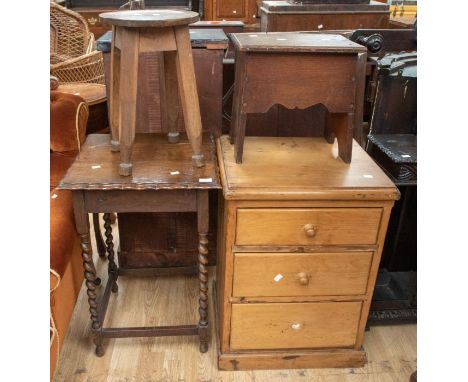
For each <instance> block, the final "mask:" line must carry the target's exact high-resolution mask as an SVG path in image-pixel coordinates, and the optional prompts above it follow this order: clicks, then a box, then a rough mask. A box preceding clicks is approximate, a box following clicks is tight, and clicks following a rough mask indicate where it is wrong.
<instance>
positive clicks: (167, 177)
mask: <svg viewBox="0 0 468 382" xmlns="http://www.w3.org/2000/svg"><path fill="white" fill-rule="evenodd" d="M110 147H111V143H110V136H109V135H108V134H94V135H90V136H88V139H87V140H86V143H85V144H84V145H83V147H82V149H81V152H80V154H79V156H78V158H77V159H76V161H75V162H74V163H73V165H72V166H71V168H70V169H69V170H68V172H67V174H66V175H65V177H64V179H63V180H62V182H61V183H60V186H59V188H61V189H68V190H72V193H73V205H74V211H75V222H76V228H77V231H78V234H79V235H80V239H81V248H82V251H83V252H82V254H83V260H84V268H85V278H86V287H87V294H88V301H89V306H90V313H91V329H92V334H93V339H94V344H95V345H96V354H97V355H98V356H102V355H103V354H104V347H103V339H104V338H123V337H147V336H171V335H198V336H199V340H200V351H201V352H206V351H207V349H208V270H207V267H206V266H207V263H208V260H207V254H208V239H207V233H208V219H209V211H208V191H209V190H210V189H217V188H220V185H219V178H218V172H217V164H216V155H215V153H214V146H213V142H211V141H210V142H205V145H204V146H202V149H203V154H204V156H205V158H206V165H205V166H204V167H202V168H195V167H193V166H191V165H190V160H189V159H190V156H191V148H190V145H189V143H188V142H187V140H183V141H181V142H180V143H178V144H175V145H173V144H170V143H168V142H167V139H166V138H165V137H164V136H161V135H155V134H139V135H137V137H136V139H135V145H134V156H133V159H134V163H135V164H136V165H135V169H134V172H133V176H132V177H121V176H119V173H118V166H117V165H118V163H119V158H118V155H116V154H112V153H111V152H110ZM155 147H158V150H154V148H155ZM175 170H177V171H178V173H177V174H175V173H174V171H175ZM187 211H191V212H196V213H197V217H198V218H197V227H198V266H199V267H198V271H199V279H200V299H199V312H200V320H199V322H198V324H197V325H183V326H165V327H128V328H103V322H104V319H105V315H106V310H107V304H108V302H109V298H110V293H111V291H112V292H114V293H116V292H117V291H118V287H117V279H118V277H120V276H151V275H162V274H175V273H176V272H175V271H174V270H171V271H169V272H167V271H164V270H163V271H161V270H160V269H151V268H145V269H140V270H126V269H121V268H120V267H118V266H117V264H116V262H115V259H114V243H113V236H112V228H111V224H110V214H109V213H110V212H117V213H127V212H142V213H147V212H162V213H166V212H187ZM88 213H104V214H105V215H104V220H105V228H106V230H105V236H106V238H107V240H106V245H107V257H108V274H109V276H108V281H107V284H106V287H105V289H104V291H103V293H102V295H101V297H100V298H99V296H98V290H97V289H98V284H99V283H100V279H98V277H97V275H96V269H95V266H94V263H93V255H92V247H91V239H90V233H89V218H88ZM173 303H174V304H177V301H173Z"/></svg>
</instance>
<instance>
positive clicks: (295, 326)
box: [291, 322, 302, 330]
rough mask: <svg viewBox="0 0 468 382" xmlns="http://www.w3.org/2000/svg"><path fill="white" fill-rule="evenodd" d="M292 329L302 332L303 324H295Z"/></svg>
mask: <svg viewBox="0 0 468 382" xmlns="http://www.w3.org/2000/svg"><path fill="white" fill-rule="evenodd" d="M291 329H293V330H301V329H302V324H301V323H299V322H294V323H292V324H291Z"/></svg>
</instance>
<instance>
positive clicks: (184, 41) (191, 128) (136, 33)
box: [99, 10, 204, 176]
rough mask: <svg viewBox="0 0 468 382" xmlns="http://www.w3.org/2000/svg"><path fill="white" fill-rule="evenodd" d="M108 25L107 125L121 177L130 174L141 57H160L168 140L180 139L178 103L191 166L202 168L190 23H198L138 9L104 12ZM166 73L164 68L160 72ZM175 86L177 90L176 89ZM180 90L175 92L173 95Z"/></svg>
mask: <svg viewBox="0 0 468 382" xmlns="http://www.w3.org/2000/svg"><path fill="white" fill-rule="evenodd" d="M99 17H100V18H101V19H102V20H105V21H106V22H107V23H109V24H112V30H113V33H112V52H111V55H112V56H111V78H110V99H109V100H110V102H109V107H110V118H109V119H110V125H111V136H112V142H111V143H112V145H111V146H112V150H113V151H120V161H121V162H120V165H119V172H120V175H122V176H129V175H131V174H132V168H133V165H132V161H131V156H132V146H133V140H134V138H135V132H136V115H137V103H138V102H137V85H138V74H139V70H138V69H139V64H138V63H139V56H140V53H145V52H149V53H158V54H159V55H160V61H159V63H160V67H161V69H160V71H159V73H160V74H161V73H164V82H163V83H164V85H163V86H161V87H160V96H161V99H164V105H165V107H164V108H162V110H161V111H162V113H163V116H164V117H163V122H164V123H165V124H166V125H167V127H168V133H167V136H168V139H169V141H170V142H172V143H177V142H178V140H179V132H178V131H177V120H176V119H174V116H176V115H177V109H176V108H177V99H179V100H180V104H181V106H182V114H183V117H184V124H185V131H186V132H187V136H188V138H189V141H190V144H191V146H192V150H193V155H192V163H193V164H194V165H195V166H197V167H202V166H204V158H203V154H202V152H201V139H202V124H201V116H200V105H199V103H198V93H197V84H196V79H195V68H194V65H193V57H192V47H191V44H190V37H189V29H188V24H190V23H193V22H195V21H198V14H197V13H194V12H189V11H173V10H137V11H120V12H109V13H102V14H100V15H99ZM162 68H164V69H162ZM176 84H177V86H176ZM176 87H178V89H179V93H178V94H177V92H175V91H174V90H175V89H176Z"/></svg>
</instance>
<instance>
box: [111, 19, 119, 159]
mask: <svg viewBox="0 0 468 382" xmlns="http://www.w3.org/2000/svg"><path fill="white" fill-rule="evenodd" d="M116 33H117V30H116V28H115V26H112V35H113V36H114V37H113V38H112V47H111V70H110V77H111V78H110V91H109V94H110V99H109V109H110V113H109V114H110V118H109V121H110V128H111V150H112V151H114V152H117V151H119V124H120V107H119V104H120V100H119V90H120V49H119V48H117V47H116V46H115V38H116Z"/></svg>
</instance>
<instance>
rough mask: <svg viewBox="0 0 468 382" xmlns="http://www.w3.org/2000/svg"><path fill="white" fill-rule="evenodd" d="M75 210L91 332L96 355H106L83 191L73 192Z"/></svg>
mask: <svg viewBox="0 0 468 382" xmlns="http://www.w3.org/2000/svg"><path fill="white" fill-rule="evenodd" d="M73 209H74V213H75V225H76V230H77V232H78V234H79V236H80V244H81V255H82V256H83V267H84V276H85V284H86V289H87V291H86V292H87V295H88V304H89V313H90V315H91V330H92V332H93V342H94V344H95V345H96V355H97V356H98V357H102V356H103V355H104V347H103V345H102V337H101V329H102V323H101V322H100V319H99V307H98V298H97V293H96V288H97V285H96V280H97V279H98V277H97V275H96V268H95V267H94V262H93V248H92V246H91V238H90V235H89V218H88V214H87V212H86V209H85V202H84V195H83V191H73Z"/></svg>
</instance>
